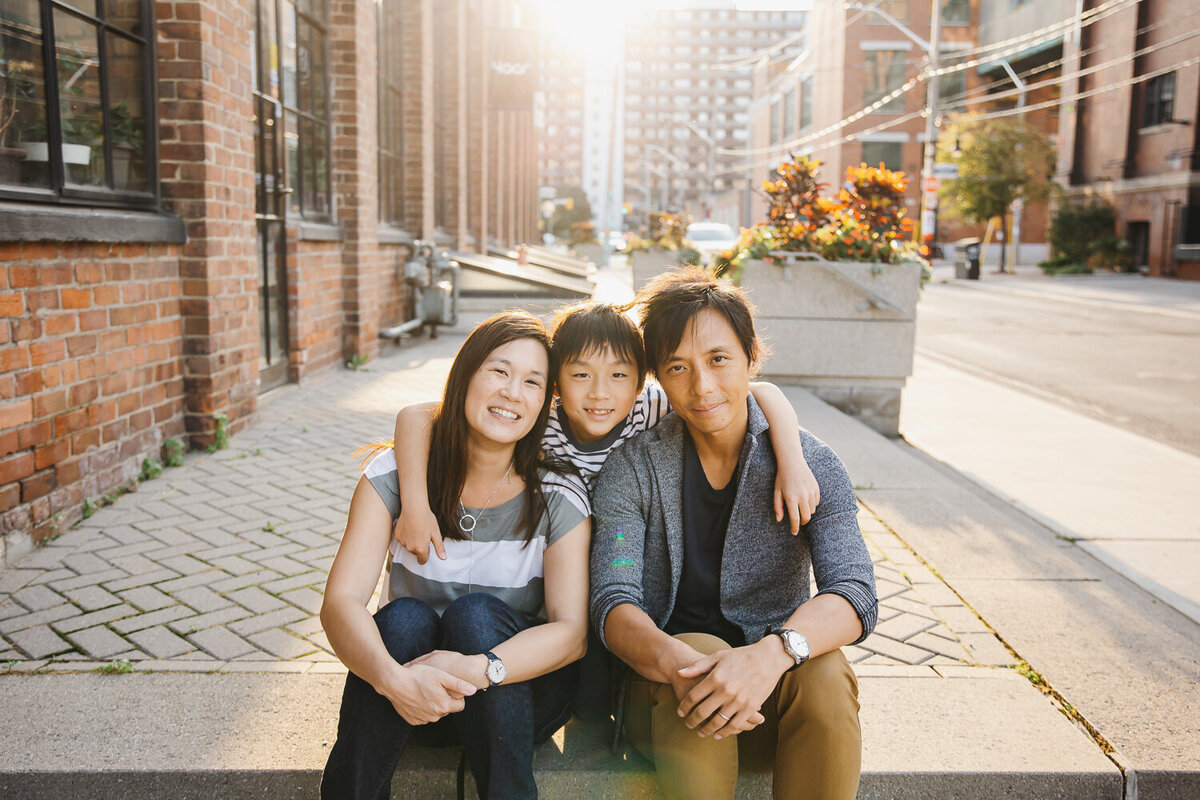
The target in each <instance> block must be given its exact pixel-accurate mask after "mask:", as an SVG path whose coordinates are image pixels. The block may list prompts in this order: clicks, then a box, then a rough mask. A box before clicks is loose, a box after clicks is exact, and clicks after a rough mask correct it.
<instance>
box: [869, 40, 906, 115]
mask: <svg viewBox="0 0 1200 800" xmlns="http://www.w3.org/2000/svg"><path fill="white" fill-rule="evenodd" d="M906 54H907V51H905V50H867V51H866V52H864V53H863V61H864V64H863V69H864V73H865V75H864V78H865V80H864V81H863V87H864V90H863V102H864V103H866V104H867V105H870V104H872V103H874V102H876V101H877V100H879V99H880V98H882V97H883V96H885V95H887V94H890V93H892V92H893V91H895V90H896V89H898V88H900V86H901V85H903V83H904V56H905V55H906ZM876 110H877V111H880V112H889V113H900V112H902V111H904V95H903V94H901V95H898V96H897V97H895V98H893V99H892V100H890V101H889V102H888V103H886V104H885V105H883V106H881V107H880V108H878V109H876Z"/></svg>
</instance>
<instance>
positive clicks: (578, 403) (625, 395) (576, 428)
mask: <svg viewBox="0 0 1200 800" xmlns="http://www.w3.org/2000/svg"><path fill="white" fill-rule="evenodd" d="M639 388H640V387H639V386H638V374H637V367H636V366H635V365H634V364H631V363H630V362H629V361H626V360H625V359H624V358H621V357H620V356H618V355H616V354H615V353H613V352H612V350H611V349H610V348H607V347H605V348H603V349H601V350H592V351H590V352H587V353H581V354H579V355H578V356H576V357H575V358H574V359H572V360H571V361H568V362H566V363H565V364H563V365H562V366H561V367H559V371H558V396H559V399H560V400H561V401H562V408H561V410H562V412H563V413H564V414H566V415H567V420H568V421H569V422H570V424H571V432H572V433H574V434H575V437H576V438H577V439H578V440H579V441H580V443H582V444H593V443H595V442H598V441H600V440H601V439H603V438H604V437H605V436H607V435H608V434H609V433H610V432H611V431H612V429H613V428H615V427H616V426H617V424H618V423H619V422H621V421H622V420H623V419H625V417H627V416H629V412H630V411H631V410H632V409H633V401H634V400H636V399H637V394H638V390H639Z"/></svg>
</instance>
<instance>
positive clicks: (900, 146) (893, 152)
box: [862, 142, 904, 171]
mask: <svg viewBox="0 0 1200 800" xmlns="http://www.w3.org/2000/svg"><path fill="white" fill-rule="evenodd" d="M862 160H863V163H864V164H866V165H867V166H868V167H877V166H879V165H880V164H883V166H885V167H886V168H888V169H890V170H893V171H895V170H902V169H904V143H903V142H863V143H862Z"/></svg>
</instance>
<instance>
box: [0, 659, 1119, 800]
mask: <svg viewBox="0 0 1200 800" xmlns="http://www.w3.org/2000/svg"><path fill="white" fill-rule="evenodd" d="M940 670H941V671H940V672H939V670H935V669H932V668H928V667H888V668H884V667H874V668H873V667H860V668H859V669H858V672H859V674H860V695H861V700H862V724H863V734H864V747H863V778H862V785H861V789H860V792H859V797H860V798H881V799H882V798H914V800H915V798H929V797H939V798H995V797H1056V798H1066V799H1068V800H1070V799H1071V798H1081V799H1082V798H1089V800H1091V799H1094V798H1105V799H1106V800H1107V799H1111V800H1118V799H1119V798H1121V797H1122V777H1121V773H1120V772H1119V771H1118V770H1117V768H1116V767H1115V766H1114V765H1113V763H1112V762H1111V761H1110V760H1109V759H1107V758H1106V757H1105V756H1104V755H1103V754H1102V753H1101V752H1100V750H1099V749H1098V748H1097V747H1096V745H1095V743H1094V742H1092V741H1091V740H1090V739H1089V738H1088V737H1087V736H1086V735H1085V734H1084V733H1083V732H1082V731H1080V730H1079V729H1078V728H1076V727H1075V726H1074V725H1073V724H1072V723H1070V722H1069V721H1068V720H1067V718H1066V717H1064V716H1063V715H1062V714H1060V713H1059V712H1058V711H1057V710H1056V709H1055V708H1054V707H1053V705H1052V704H1051V703H1050V701H1049V700H1048V699H1047V698H1046V697H1045V696H1043V695H1042V694H1041V693H1040V692H1038V691H1037V690H1036V689H1035V688H1034V687H1033V686H1031V685H1030V684H1029V683H1028V682H1027V681H1026V680H1024V679H1023V678H1021V677H1020V676H1018V675H1017V674H1016V673H1014V672H1013V671H1012V670H1007V669H990V668H970V667H960V668H951V667H944V668H940ZM343 680H344V678H343V677H342V676H340V675H336V674H306V675H295V674H271V673H251V674H244V673H243V674H203V673H200V674H193V673H185V674H180V673H155V674H143V673H133V674H127V675H96V674H91V673H82V674H80V673H75V674H49V675H36V674H35V675H15V674H2V675H0V696H2V697H3V698H4V700H3V703H2V711H3V715H4V718H5V719H6V720H8V724H6V725H4V726H0V797H6V798H7V797H13V798H61V797H88V798H96V799H97V800H107V798H114V799H115V798H130V797H170V798H176V799H178V800H188V798H201V797H203V798H224V797H229V798H233V797H256V798H295V797H315V796H316V793H317V787H318V785H319V781H320V771H321V768H322V767H323V765H324V763H325V759H326V757H327V756H328V753H329V747H330V746H331V745H332V742H333V737H334V731H335V729H336V724H337V709H338V702H339V699H340V694H341V686H342V683H343ZM607 741H608V736H607V726H606V725H602V724H595V723H591V724H588V723H582V722H578V721H573V722H572V723H571V724H569V725H568V726H567V727H566V728H564V729H563V730H562V731H560V732H559V733H558V734H556V735H555V737H554V738H553V739H552V740H551V741H550V742H547V743H546V744H544V745H542V746H541V747H540V748H539V749H538V751H537V754H536V760H535V769H536V772H537V776H538V785H539V788H540V790H541V793H542V796H544V797H547V798H573V797H583V796H587V797H589V798H595V799H596V800H599V799H600V798H613V800H617V799H618V798H621V799H622V800H624V799H626V798H629V799H631V800H643V799H644V800H654V799H655V798H658V797H660V795H659V794H658V791H657V788H656V786H655V783H654V780H653V774H652V772H651V771H650V769H649V767H648V765H647V763H646V762H645V761H644V760H643V759H642V758H641V757H640V756H638V755H637V754H636V753H634V752H626V753H623V754H622V755H620V756H614V755H612V754H611V753H610V752H609V750H608V747H607ZM458 755H459V754H458V749H457V748H445V749H437V750H431V749H424V748H417V747H413V748H411V749H410V750H409V752H408V753H406V754H405V756H404V758H403V759H402V760H401V764H400V767H399V769H398V770H397V773H396V778H395V781H394V783H393V794H392V796H393V797H394V798H431V797H446V798H451V797H453V796H454V787H455V780H456V766H457V763H458ZM769 787H770V776H769V775H745V776H743V778H742V779H741V780H740V781H739V789H738V797H739V798H743V799H748V798H766V797H769V796H770V788H769ZM468 796H474V795H473V792H471V791H470V790H469V792H468Z"/></svg>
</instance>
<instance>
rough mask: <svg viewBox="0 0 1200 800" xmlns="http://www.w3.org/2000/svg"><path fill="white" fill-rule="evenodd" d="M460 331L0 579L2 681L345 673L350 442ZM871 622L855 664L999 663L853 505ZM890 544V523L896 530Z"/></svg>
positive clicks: (244, 436)
mask: <svg viewBox="0 0 1200 800" xmlns="http://www.w3.org/2000/svg"><path fill="white" fill-rule="evenodd" d="M462 339H463V337H462V336H461V335H449V334H444V335H443V338H441V339H439V340H437V341H432V342H428V341H427V342H420V343H417V344H411V345H407V346H406V347H405V349H403V350H401V351H398V352H395V353H393V354H391V355H389V356H388V357H386V358H383V359H381V360H379V361H377V362H374V363H372V364H371V365H370V371H362V372H353V371H349V370H337V371H335V372H333V373H332V374H330V375H328V376H326V377H324V378H323V379H321V380H318V381H316V382H314V383H312V384H309V385H306V386H303V387H293V388H288V389H285V390H284V391H282V392H280V393H278V394H277V395H276V396H274V397H269V398H267V399H266V400H265V402H264V403H262V404H261V406H260V409H259V412H258V415H257V419H256V421H255V424H254V425H253V426H252V427H250V428H249V429H248V430H246V431H244V432H242V433H240V434H239V435H237V436H236V437H234V438H233V439H232V441H231V446H230V448H229V449H227V450H223V451H219V452H217V453H214V454H211V455H208V454H197V455H191V456H189V457H188V459H187V461H186V463H185V465H184V466H182V467H179V468H176V469H168V470H166V471H165V472H164V474H163V477H161V478H159V479H157V480H153V481H149V482H147V483H144V484H142V485H141V487H140V488H139V489H138V490H137V491H136V492H133V493H130V494H127V495H125V496H124V497H121V498H120V499H119V500H118V501H117V502H116V503H114V504H113V505H111V506H108V507H105V508H102V509H100V510H99V511H97V512H96V514H95V515H94V516H92V517H91V518H89V519H86V520H84V521H82V522H81V523H80V524H79V525H78V526H76V527H75V528H74V529H72V530H70V531H68V532H67V533H65V534H64V535H63V536H61V537H59V538H58V539H56V540H54V541H52V542H49V543H47V544H46V545H44V546H43V547H41V548H39V549H37V550H35V551H34V552H32V553H30V554H29V555H28V556H26V557H25V558H24V559H22V560H21V561H20V562H19V563H18V564H17V565H16V566H15V567H11V568H8V569H5V570H3V571H0V672H3V671H9V672H30V671H35V670H37V671H83V670H90V669H93V668H95V667H97V666H100V665H102V664H107V663H108V662H110V661H112V660H115V659H128V660H129V661H131V662H133V663H134V664H135V667H136V668H137V669H139V670H142V669H146V670H158V671H165V670H172V671H175V670H186V671H201V672H211V671H225V672H235V671H245V670H249V671H287V672H329V671H344V668H343V667H342V666H341V664H340V663H339V662H338V660H337V657H336V656H335V655H333V652H332V650H331V649H330V647H329V642H328V640H327V639H326V638H325V635H324V632H323V631H322V630H321V624H320V620H319V619H318V618H317V614H318V613H319V611H320V606H321V591H322V589H323V588H324V585H325V578H326V574H327V571H328V568H329V565H330V563H332V561H333V557H334V554H335V553H336V552H337V546H338V541H339V539H340V537H341V533H342V530H343V527H344V525H345V518H346V511H347V508H348V507H349V502H350V496H351V494H352V492H353V490H354V485H355V482H356V480H357V477H358V466H359V463H360V459H359V458H358V457H356V456H354V455H353V451H354V449H355V448H356V447H357V446H359V445H362V444H366V443H369V442H371V441H376V440H380V439H387V438H390V435H391V429H392V421H393V419H394V415H395V412H396V410H397V409H398V408H399V407H400V406H401V405H403V404H405V403H409V402H413V401H416V400H425V399H430V398H434V397H436V396H437V395H438V394H439V393H440V390H441V386H442V382H443V380H444V378H445V374H446V372H447V370H448V369H449V365H450V360H451V359H452V358H453V355H454V352H455V351H456V349H457V347H458V346H459V345H460V344H461V342H462ZM859 519H860V524H861V525H862V528H863V531H864V533H865V535H866V537H867V543H868V547H869V549H870V551H871V554H872V557H873V559H874V561H875V568H876V579H877V581H878V588H879V598H880V614H879V625H878V627H877V629H876V631H875V633H874V634H872V635H871V636H870V637H869V638H868V639H867V640H866V641H865V642H863V643H862V644H860V645H857V646H854V647H848V648H846V654H847V657H848V658H850V660H851V661H852V662H854V663H856V664H860V665H864V666H879V667H887V666H900V665H903V666H915V665H922V666H927V667H931V668H933V669H937V668H938V667H939V666H948V665H1007V664H1011V663H1012V660H1011V658H1010V657H1009V654H1008V653H1007V651H1005V650H1004V649H1003V647H1002V646H1000V644H999V643H998V642H997V641H996V639H995V637H994V636H992V634H991V633H990V632H989V631H988V629H987V627H986V626H985V625H983V623H981V622H980V621H979V620H978V618H977V617H976V616H975V615H974V614H973V613H972V612H971V611H970V610H969V609H968V608H966V607H965V606H964V605H963V604H962V603H961V601H959V599H958V598H957V596H956V595H954V593H953V592H952V591H950V589H949V588H948V587H947V586H946V585H945V583H943V582H942V581H941V580H940V579H939V578H938V577H937V576H936V575H935V574H934V573H932V572H931V571H930V570H929V569H928V568H926V567H925V566H924V565H922V564H921V562H920V560H919V559H917V558H916V557H915V556H913V555H912V553H911V552H910V551H909V550H908V549H907V548H906V547H905V546H904V544H903V542H902V541H901V540H900V539H899V538H898V536H897V534H896V533H892V532H891V531H889V530H888V529H887V528H886V526H884V525H883V524H881V523H880V522H879V521H878V520H876V519H875V518H874V516H873V515H871V514H870V512H869V511H867V510H866V509H860V515H859ZM897 533H899V534H900V535H901V536H902V535H903V532H902V531H899V532H897Z"/></svg>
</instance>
